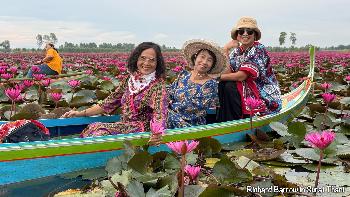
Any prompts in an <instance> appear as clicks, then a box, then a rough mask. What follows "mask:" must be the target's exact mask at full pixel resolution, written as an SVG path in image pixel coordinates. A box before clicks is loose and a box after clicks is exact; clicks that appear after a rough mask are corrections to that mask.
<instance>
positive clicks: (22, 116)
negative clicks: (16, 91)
mask: <svg viewBox="0 0 350 197" xmlns="http://www.w3.org/2000/svg"><path fill="white" fill-rule="evenodd" d="M6 115H7V114H6ZM6 115H5V117H6ZM9 117H10V116H9ZM22 119H27V120H29V119H33V114H31V113H27V112H17V113H16V114H15V115H14V112H13V114H12V117H11V120H22Z"/></svg>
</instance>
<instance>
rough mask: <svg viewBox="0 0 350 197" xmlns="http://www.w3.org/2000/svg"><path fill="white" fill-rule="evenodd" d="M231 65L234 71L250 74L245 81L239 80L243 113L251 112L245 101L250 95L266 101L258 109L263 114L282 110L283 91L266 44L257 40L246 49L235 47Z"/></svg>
mask: <svg viewBox="0 0 350 197" xmlns="http://www.w3.org/2000/svg"><path fill="white" fill-rule="evenodd" d="M230 65H231V70H232V71H233V72H237V71H245V72H246V73H247V74H248V78H247V79H246V80H245V81H237V89H238V91H239V93H240V95H241V101H242V112H243V114H249V109H248V108H247V106H246V103H245V100H246V98H248V97H253V98H255V99H261V100H263V101H264V104H263V105H262V106H260V108H259V109H258V110H257V112H260V113H261V114H269V113H273V112H278V111H279V110H281V107H282V101H281V91H280V89H279V85H278V81H277V80H276V77H275V74H274V73H273V70H272V66H271V64H270V57H269V55H268V53H267V51H266V49H265V46H264V45H262V44H260V43H259V42H255V43H254V44H253V46H251V47H250V48H248V49H246V50H244V51H243V50H242V48H235V49H234V50H233V51H232V53H231V54H230Z"/></svg>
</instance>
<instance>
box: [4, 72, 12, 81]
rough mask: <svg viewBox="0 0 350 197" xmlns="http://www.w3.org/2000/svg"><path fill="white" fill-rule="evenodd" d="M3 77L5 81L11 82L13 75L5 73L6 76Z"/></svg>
mask: <svg viewBox="0 0 350 197" xmlns="http://www.w3.org/2000/svg"><path fill="white" fill-rule="evenodd" d="M1 77H2V78H4V79H5V80H9V79H11V78H12V77H13V74H10V73H4V74H1Z"/></svg>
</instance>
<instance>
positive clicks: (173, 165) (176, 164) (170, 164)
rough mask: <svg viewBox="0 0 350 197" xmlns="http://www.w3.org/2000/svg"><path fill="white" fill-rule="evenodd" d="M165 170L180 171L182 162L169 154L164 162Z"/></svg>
mask: <svg viewBox="0 0 350 197" xmlns="http://www.w3.org/2000/svg"><path fill="white" fill-rule="evenodd" d="M164 168H165V169H180V161H179V160H178V159H176V158H175V156H174V155H172V154H168V155H167V156H166V158H165V160H164Z"/></svg>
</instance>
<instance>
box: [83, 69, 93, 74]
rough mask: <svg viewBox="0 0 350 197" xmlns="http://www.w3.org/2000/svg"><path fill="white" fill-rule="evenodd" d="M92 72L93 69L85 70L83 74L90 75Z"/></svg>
mask: <svg viewBox="0 0 350 197" xmlns="http://www.w3.org/2000/svg"><path fill="white" fill-rule="evenodd" d="M93 73H94V71H92V70H91V69H89V70H86V71H85V74H87V75H91V74H93Z"/></svg>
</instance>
